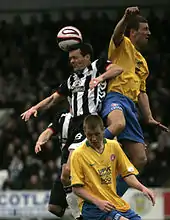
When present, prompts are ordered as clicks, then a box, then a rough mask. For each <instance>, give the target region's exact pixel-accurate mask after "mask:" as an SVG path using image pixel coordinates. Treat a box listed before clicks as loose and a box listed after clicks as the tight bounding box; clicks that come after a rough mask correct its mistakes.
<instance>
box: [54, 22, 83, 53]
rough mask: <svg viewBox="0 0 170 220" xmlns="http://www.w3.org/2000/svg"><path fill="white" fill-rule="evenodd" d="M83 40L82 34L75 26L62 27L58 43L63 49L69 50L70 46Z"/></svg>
mask: <svg viewBox="0 0 170 220" xmlns="http://www.w3.org/2000/svg"><path fill="white" fill-rule="evenodd" d="M81 42H82V34H81V32H80V30H79V29H77V28H76V27H73V26H66V27H64V28H62V29H61V30H60V31H59V32H58V34H57V43H58V46H59V47H60V49H61V50H64V51H68V49H69V47H70V46H72V45H74V44H78V43H81Z"/></svg>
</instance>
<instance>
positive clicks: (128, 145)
mask: <svg viewBox="0 0 170 220" xmlns="http://www.w3.org/2000/svg"><path fill="white" fill-rule="evenodd" d="M122 144H123V147H124V148H125V150H126V151H127V153H128V156H129V157H130V160H131V162H132V163H133V165H134V166H135V167H136V168H137V169H138V170H139V171H141V170H142V169H143V168H144V166H145V165H146V163H147V155H146V148H145V145H144V144H142V143H136V142H132V141H122Z"/></svg>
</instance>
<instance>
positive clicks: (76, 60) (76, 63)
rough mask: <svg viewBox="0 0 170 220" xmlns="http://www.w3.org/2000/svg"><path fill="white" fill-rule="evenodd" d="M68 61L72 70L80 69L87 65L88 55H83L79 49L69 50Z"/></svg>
mask: <svg viewBox="0 0 170 220" xmlns="http://www.w3.org/2000/svg"><path fill="white" fill-rule="evenodd" d="M69 62H70V65H71V66H72V67H73V69H74V71H77V70H82V69H84V68H85V67H87V65H88V62H89V60H88V55H86V56H83V55H82V54H81V51H80V49H78V50H73V51H71V52H69Z"/></svg>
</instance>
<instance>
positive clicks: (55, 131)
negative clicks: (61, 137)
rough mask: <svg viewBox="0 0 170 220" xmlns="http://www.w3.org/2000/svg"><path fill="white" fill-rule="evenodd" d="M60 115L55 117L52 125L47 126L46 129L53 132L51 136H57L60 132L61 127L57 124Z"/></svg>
mask: <svg viewBox="0 0 170 220" xmlns="http://www.w3.org/2000/svg"><path fill="white" fill-rule="evenodd" d="M59 120H60V115H57V117H56V118H55V119H54V120H53V122H52V123H50V124H49V125H48V127H47V128H48V129H51V130H52V131H53V134H55V135H56V134H58V133H59V132H60V131H61V125H60V123H59Z"/></svg>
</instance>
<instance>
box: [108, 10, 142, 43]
mask: <svg viewBox="0 0 170 220" xmlns="http://www.w3.org/2000/svg"><path fill="white" fill-rule="evenodd" d="M138 13H139V8H138V7H129V8H127V9H126V10H125V13H124V15H123V17H122V19H121V20H120V21H119V22H118V24H117V25H116V27H115V29H114V31H113V35H112V39H113V42H114V44H115V46H116V47H117V46H119V45H120V43H121V41H122V40H123V36H124V33H125V30H126V27H127V24H128V20H129V18H130V17H131V16H134V15H136V14H138Z"/></svg>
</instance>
